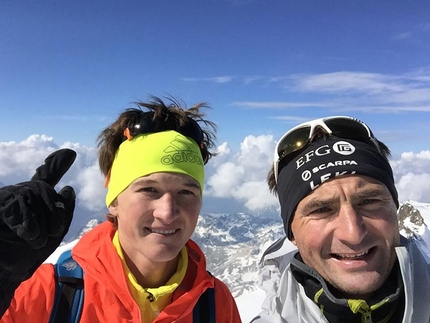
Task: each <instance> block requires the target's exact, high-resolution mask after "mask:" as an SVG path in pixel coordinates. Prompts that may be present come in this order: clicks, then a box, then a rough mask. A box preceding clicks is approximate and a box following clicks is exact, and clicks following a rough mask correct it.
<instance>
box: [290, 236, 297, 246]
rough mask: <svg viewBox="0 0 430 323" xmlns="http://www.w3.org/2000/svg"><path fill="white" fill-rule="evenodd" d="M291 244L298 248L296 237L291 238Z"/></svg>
mask: <svg viewBox="0 0 430 323" xmlns="http://www.w3.org/2000/svg"><path fill="white" fill-rule="evenodd" d="M291 243H292V244H293V245H295V246H296V247H297V243H296V239H294V236H292V237H291Z"/></svg>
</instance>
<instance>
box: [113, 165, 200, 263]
mask: <svg viewBox="0 0 430 323" xmlns="http://www.w3.org/2000/svg"><path fill="white" fill-rule="evenodd" d="M201 206H202V196H201V192H200V186H199V183H198V182H197V181H196V180H195V179H193V178H192V177H190V176H188V175H184V174H176V173H154V174H150V175H148V176H144V177H141V178H138V179H136V180H135V181H134V182H133V183H131V184H130V185H129V186H128V187H127V189H125V190H124V191H123V192H122V193H121V194H119V195H118V197H117V202H116V204H115V205H112V206H110V207H109V210H110V213H111V214H112V215H114V216H116V217H117V218H118V233H119V239H120V242H121V246H122V248H123V250H124V252H125V253H126V254H127V256H128V257H129V258H130V259H131V260H132V261H133V262H134V263H135V264H150V265H154V264H158V265H159V266H161V265H162V264H165V263H168V262H171V261H174V260H175V259H176V257H177V256H178V254H179V252H180V250H181V249H182V247H184V245H185V243H186V242H187V241H188V239H189V238H190V237H191V235H192V233H193V232H194V229H195V227H196V224H197V219H198V217H199V212H200V208H201Z"/></svg>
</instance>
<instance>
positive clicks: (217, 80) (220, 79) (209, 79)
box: [182, 76, 234, 84]
mask: <svg viewBox="0 0 430 323" xmlns="http://www.w3.org/2000/svg"><path fill="white" fill-rule="evenodd" d="M233 79H234V77H233V76H215V77H206V78H199V77H183V78H182V80H183V81H186V82H212V83H221V84H222V83H230V82H231V81H233Z"/></svg>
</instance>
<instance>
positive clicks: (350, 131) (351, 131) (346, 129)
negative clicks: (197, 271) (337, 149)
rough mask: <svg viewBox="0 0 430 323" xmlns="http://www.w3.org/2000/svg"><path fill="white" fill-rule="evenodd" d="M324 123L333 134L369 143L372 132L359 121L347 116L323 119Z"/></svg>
mask: <svg viewBox="0 0 430 323" xmlns="http://www.w3.org/2000/svg"><path fill="white" fill-rule="evenodd" d="M325 124H326V125H327V127H328V128H330V130H331V131H332V135H333V136H336V137H339V138H343V139H351V140H357V141H361V142H364V143H371V136H372V134H371V133H370V130H369V129H368V128H367V127H366V126H365V125H364V124H363V123H361V122H359V121H356V120H354V119H347V118H333V119H327V120H325Z"/></svg>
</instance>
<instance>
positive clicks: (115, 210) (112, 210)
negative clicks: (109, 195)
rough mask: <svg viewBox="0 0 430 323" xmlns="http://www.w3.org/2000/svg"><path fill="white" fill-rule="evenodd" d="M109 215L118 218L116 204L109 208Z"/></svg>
mask: <svg viewBox="0 0 430 323" xmlns="http://www.w3.org/2000/svg"><path fill="white" fill-rule="evenodd" d="M109 213H110V214H112V215H113V216H118V208H117V203H112V204H111V205H110V206H109Z"/></svg>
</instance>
